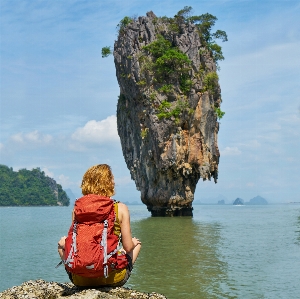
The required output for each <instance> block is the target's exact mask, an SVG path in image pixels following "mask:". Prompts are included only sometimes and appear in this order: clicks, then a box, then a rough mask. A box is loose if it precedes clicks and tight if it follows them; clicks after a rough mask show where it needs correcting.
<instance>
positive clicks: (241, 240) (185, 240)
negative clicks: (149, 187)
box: [0, 204, 300, 299]
mask: <svg viewBox="0 0 300 299" xmlns="http://www.w3.org/2000/svg"><path fill="white" fill-rule="evenodd" d="M129 209H130V214H131V223H132V224H131V225H132V234H133V236H136V237H138V238H139V239H140V240H141V241H142V250H141V253H140V256H139V258H138V260H137V262H136V264H135V267H134V270H133V272H132V275H131V278H130V280H129V281H128V283H127V284H126V286H127V287H131V288H133V289H136V290H139V291H143V292H158V293H162V294H165V295H166V296H167V297H168V298H174V299H176V298H205V299H207V298H281V299H282V298H288V299H291V298H295V299H296V298H300V285H299V279H300V205H296V204H294V205H293V204H285V205H265V206H233V205H195V206H194V217H193V218H191V217H179V218H151V217H150V214H149V213H148V211H147V209H146V207H145V206H143V205H135V206H133V205H130V206H129ZM71 210H72V207H9V208H4V207H2V208H0V225H1V230H0V269H1V270H0V271H1V272H0V291H3V290H5V289H7V288H9V287H12V286H14V285H19V284H21V283H22V282H24V281H27V280H31V279H44V280H47V281H57V282H66V281H68V278H67V275H66V273H65V271H64V269H63V267H59V268H58V269H55V266H56V264H57V263H58V262H59V257H58V254H57V241H58V240H59V238H60V237H61V236H64V235H66V234H67V231H68V229H69V226H70V222H71Z"/></svg>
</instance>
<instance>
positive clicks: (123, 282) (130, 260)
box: [65, 254, 133, 289]
mask: <svg viewBox="0 0 300 299" xmlns="http://www.w3.org/2000/svg"><path fill="white" fill-rule="evenodd" d="M126 258H127V261H128V265H127V267H126V274H125V277H124V278H123V279H122V280H121V281H119V282H116V283H114V284H106V285H102V286H95V287H93V288H104V287H121V286H123V285H124V284H125V283H126V282H127V280H128V279H129V277H130V275H131V271H132V269H133V265H132V259H131V257H130V256H129V255H128V254H126ZM65 270H66V272H67V274H68V276H69V279H70V280H71V282H72V283H74V282H73V278H72V273H71V272H69V271H68V270H67V269H66V268H65ZM77 287H78V288H80V289H87V288H91V287H81V286H77Z"/></svg>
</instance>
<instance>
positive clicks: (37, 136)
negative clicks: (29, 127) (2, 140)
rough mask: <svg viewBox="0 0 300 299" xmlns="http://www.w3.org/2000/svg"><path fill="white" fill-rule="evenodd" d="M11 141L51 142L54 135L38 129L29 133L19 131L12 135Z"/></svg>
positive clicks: (27, 142) (25, 142)
mask: <svg viewBox="0 0 300 299" xmlns="http://www.w3.org/2000/svg"><path fill="white" fill-rule="evenodd" d="M10 139H11V141H13V142H15V143H21V144H41V145H42V144H49V143H50V142H51V141H52V139H53V138H52V136H51V135H49V134H42V133H40V132H38V131H37V130H35V131H32V132H29V133H27V134H24V133H17V134H15V135H12V136H11V138H10Z"/></svg>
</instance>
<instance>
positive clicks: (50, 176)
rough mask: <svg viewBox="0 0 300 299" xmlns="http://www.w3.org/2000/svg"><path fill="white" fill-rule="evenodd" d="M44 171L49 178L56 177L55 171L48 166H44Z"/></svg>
mask: <svg viewBox="0 0 300 299" xmlns="http://www.w3.org/2000/svg"><path fill="white" fill-rule="evenodd" d="M42 171H44V172H45V175H46V176H48V177H49V178H53V177H54V173H53V172H51V171H50V170H49V169H48V168H46V167H44V168H42Z"/></svg>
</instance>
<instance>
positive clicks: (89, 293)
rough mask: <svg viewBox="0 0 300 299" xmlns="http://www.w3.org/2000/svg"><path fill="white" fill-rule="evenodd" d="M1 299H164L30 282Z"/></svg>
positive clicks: (126, 291) (123, 291)
mask: <svg viewBox="0 0 300 299" xmlns="http://www.w3.org/2000/svg"><path fill="white" fill-rule="evenodd" d="M0 298H1V299H16V298H18V299H19V298H20V299H22V298H24V299H25V298H26V299H63V298H67V299H75V298H76V299H79V298H80V299H96V298H97V299H119V298H123V299H125V298H143V299H144V298H145V299H166V298H167V297H165V296H164V295H161V294H157V293H142V292H138V291H135V290H131V289H128V288H124V287H122V288H101V290H100V289H86V290H80V289H78V288H77V287H75V286H74V285H73V284H72V283H58V282H47V281H44V280H30V281H26V282H24V283H22V284H21V285H20V286H15V287H12V288H10V289H8V290H5V291H3V292H1V293H0Z"/></svg>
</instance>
